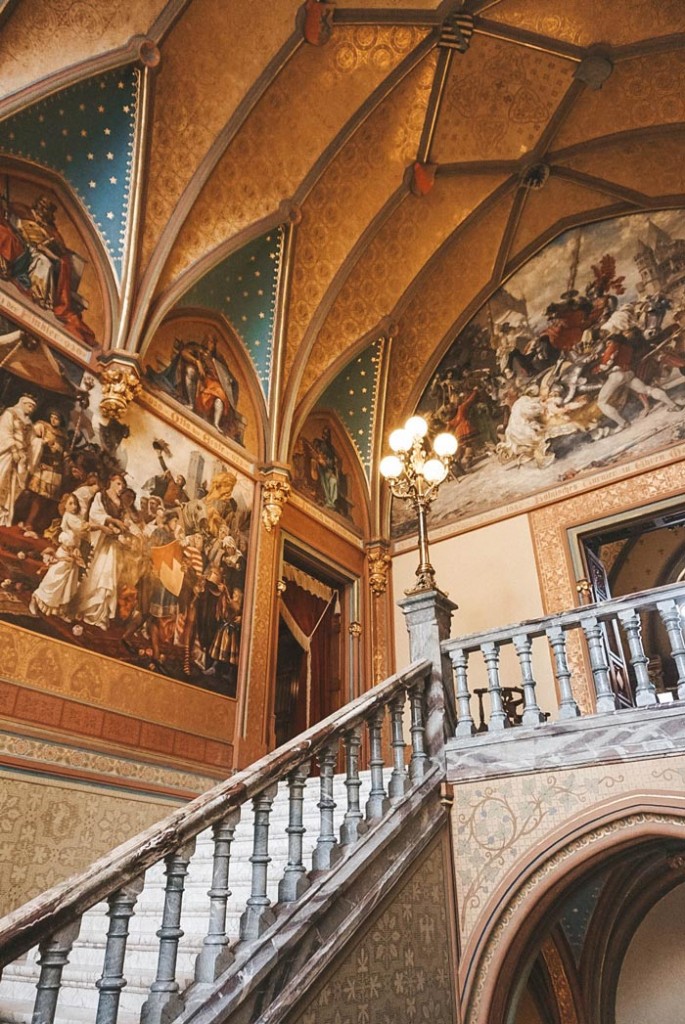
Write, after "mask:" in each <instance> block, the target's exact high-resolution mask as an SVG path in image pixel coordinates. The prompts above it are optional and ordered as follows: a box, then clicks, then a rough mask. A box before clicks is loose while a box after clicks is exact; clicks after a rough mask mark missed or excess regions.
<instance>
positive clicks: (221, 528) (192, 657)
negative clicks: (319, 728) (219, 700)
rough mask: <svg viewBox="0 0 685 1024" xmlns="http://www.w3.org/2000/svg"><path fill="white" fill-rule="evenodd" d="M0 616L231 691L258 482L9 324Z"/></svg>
mask: <svg viewBox="0 0 685 1024" xmlns="http://www.w3.org/2000/svg"><path fill="white" fill-rule="evenodd" d="M0 367H1V368H0V410H1V411H0V618H2V619H4V620H5V621H7V622H11V623H14V624H15V625H19V626H23V627H25V628H28V629H31V630H34V631H36V632H39V633H41V634H43V635H45V636H49V637H53V638H55V639H59V640H62V641H66V642H68V643H71V644H75V645H78V646H80V647H84V648H87V649H88V650H91V651H95V652H96V653H99V654H104V655H108V656H110V657H113V658H118V659H120V660H122V661H125V662H127V663H129V664H131V665H136V666H138V667H141V668H145V669H149V670H151V671H152V672H156V673H157V674H159V675H161V676H168V677H171V678H174V679H178V680H183V681H187V682H189V683H193V684H196V685H198V686H201V687H203V688H205V689H209V690H212V691H214V692H216V693H220V694H224V695H227V696H235V693H236V687H237V678H238V662H239V653H240V642H241V624H242V614H243V601H244V593H245V573H246V560H247V552H248V542H249V530H250V518H251V510H252V502H253V485H252V483H251V482H250V481H249V480H248V479H247V478H246V477H244V476H243V475H242V474H240V473H238V472H236V471H235V470H233V469H231V468H230V467H229V466H228V465H226V464H225V463H223V462H221V461H220V460H219V459H217V458H216V457H215V456H213V455H211V454H209V453H208V452H207V451H205V450H200V449H199V448H198V447H197V445H196V444H195V443H194V442H192V441H191V440H189V439H188V438H185V437H184V436H183V435H182V434H180V433H179V432H178V431H176V430H174V429H173V428H172V427H170V426H168V425H167V424H166V423H162V421H160V420H158V419H157V418H156V417H155V416H154V415H152V414H151V413H149V412H147V411H146V410H144V409H142V408H141V407H140V406H137V405H131V406H130V407H129V409H128V411H127V415H126V420H125V422H123V423H121V422H117V421H116V420H115V419H107V418H105V417H103V416H102V414H101V413H100V412H99V405H100V399H101V390H100V383H99V382H98V380H97V379H96V378H95V376H93V375H91V374H90V373H89V372H88V371H83V370H82V369H81V368H80V367H79V366H77V365H76V364H75V363H74V362H72V361H70V360H68V359H67V358H66V357H65V356H64V355H62V354H60V353H57V352H54V351H53V350H52V349H51V348H50V347H49V346H48V345H47V343H46V342H44V341H42V340H40V339H37V338H35V337H32V336H31V335H29V334H28V333H26V332H25V331H23V330H18V329H17V328H16V326H15V325H14V324H13V323H12V322H11V321H9V320H7V319H6V318H4V317H0Z"/></svg>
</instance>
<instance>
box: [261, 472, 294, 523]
mask: <svg viewBox="0 0 685 1024" xmlns="http://www.w3.org/2000/svg"><path fill="white" fill-rule="evenodd" d="M290 491H291V487H290V480H289V479H288V474H287V472H286V471H285V470H282V469H268V470H265V471H264V480H263V482H262V522H263V523H264V528H265V530H266V531H267V533H271V531H272V530H273V528H274V527H275V526H276V525H277V524H278V522H279V520H280V518H281V514H282V512H283V506H284V505H285V503H286V501H287V500H288V498H289V497H290Z"/></svg>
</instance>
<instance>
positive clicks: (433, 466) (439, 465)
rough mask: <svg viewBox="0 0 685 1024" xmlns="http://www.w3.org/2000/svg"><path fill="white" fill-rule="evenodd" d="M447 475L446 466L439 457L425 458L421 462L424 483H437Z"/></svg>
mask: <svg viewBox="0 0 685 1024" xmlns="http://www.w3.org/2000/svg"><path fill="white" fill-rule="evenodd" d="M446 476H447V466H446V465H445V464H444V462H441V461H440V459H426V461H425V462H424V464H423V478H424V480H425V481H426V483H429V484H439V483H441V482H442V481H443V480H444V479H445V477H446Z"/></svg>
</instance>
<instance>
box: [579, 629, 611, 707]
mask: <svg viewBox="0 0 685 1024" xmlns="http://www.w3.org/2000/svg"><path fill="white" fill-rule="evenodd" d="M581 626H582V627H583V632H584V633H585V638H586V640H587V647H588V653H589V655H590V665H591V667H592V678H593V679H594V681H595V693H596V694H597V713H598V714H600V715H601V714H605V713H607V712H609V711H615V710H616V708H617V707H618V701H617V700H616V695H615V694H614V691H613V690H612V689H611V683H610V682H609V666H608V664H607V659H606V652H605V650H604V634H603V632H602V627H601V625H600V623H599V620H598V619H597V617H596V616H595V615H591V616H590V617H589V618H587V619H584V620H583V621H582V622H581Z"/></svg>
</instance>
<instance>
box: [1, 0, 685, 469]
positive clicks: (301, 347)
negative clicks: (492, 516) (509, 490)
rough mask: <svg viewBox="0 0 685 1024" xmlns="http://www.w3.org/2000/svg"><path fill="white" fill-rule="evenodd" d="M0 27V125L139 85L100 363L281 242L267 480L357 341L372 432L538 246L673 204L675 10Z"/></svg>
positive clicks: (683, 10)
mask: <svg viewBox="0 0 685 1024" xmlns="http://www.w3.org/2000/svg"><path fill="white" fill-rule="evenodd" d="M0 18H1V21H0V87H1V89H2V93H3V97H4V98H3V99H2V101H0V118H2V119H3V120H4V121H6V123H8V124H9V123H10V121H11V120H12V119H15V121H16V118H17V117H20V116H21V114H22V112H23V111H25V110H27V109H29V108H31V107H33V106H35V104H36V103H40V102H42V101H43V100H45V99H46V98H49V97H50V96H53V95H55V94H56V93H58V92H59V91H60V90H65V89H68V88H69V87H71V86H73V85H74V83H78V82H81V81H83V80H86V79H91V78H93V77H94V76H98V75H99V76H102V75H103V74H104V73H106V72H109V71H110V70H113V69H118V68H123V67H126V66H128V65H131V64H136V65H137V66H139V67H142V68H143V72H142V75H141V85H140V88H139V91H138V96H137V103H138V115H137V122H136V126H135V131H136V133H137V139H136V146H135V151H134V154H133V157H132V159H131V163H130V196H129V197H128V198H127V202H128V203H129V209H128V222H129V228H128V230H127V232H126V236H125V245H126V252H125V253H123V256H122V268H121V274H120V276H119V278H118V280H117V283H116V288H117V289H118V291H119V295H118V300H117V304H116V313H115V320H118V323H117V322H115V323H114V324H113V330H112V338H113V342H114V343H115V344H117V345H119V346H121V347H122V348H125V349H127V350H128V351H129V352H132V353H135V352H139V351H144V349H145V346H146V345H147V344H148V343H149V340H150V338H151V337H152V335H153V334H154V331H155V329H156V327H157V326H158V325H159V323H160V321H161V320H162V319H163V317H164V315H165V313H167V312H168V311H169V310H170V309H171V308H172V307H173V305H174V303H175V302H176V301H177V300H178V297H179V296H180V295H182V294H183V293H184V292H186V291H187V290H188V289H189V288H191V287H192V286H193V285H195V284H196V282H198V281H199V280H200V279H201V277H202V275H203V274H206V272H207V271H208V270H209V269H211V267H212V266H214V265H215V264H217V263H218V262H219V261H220V260H223V259H225V258H226V257H227V256H230V255H231V253H234V252H237V251H238V250H240V249H241V248H243V247H244V246H246V245H247V244H249V243H250V242H251V241H253V240H254V239H255V238H257V237H259V236H260V235H263V234H264V233H265V232H268V231H269V230H272V229H275V228H276V227H278V225H280V224H283V223H287V224H289V225H290V228H289V231H288V233H287V241H286V242H285V245H284V250H285V251H284V252H283V260H282V282H281V287H282V297H283V298H284V301H283V302H282V304H281V306H280V309H279V311H278V316H277V317H276V320H275V322H274V331H275V338H274V357H273V368H272V371H271V372H272V378H271V392H270V397H269V401H270V403H271V416H270V426H269V428H268V429H269V430H270V435H271V436H270V438H268V439H267V442H266V445H265V451H266V453H267V457H268V458H271V459H281V460H285V459H287V457H288V453H289V451H290V447H291V444H292V439H293V432H294V431H296V429H297V427H298V426H299V425H300V424H301V423H302V421H303V417H304V416H305V415H306V413H307V412H308V411H309V409H311V408H312V407H313V405H314V404H315V403H316V401H317V399H318V398H319V397H320V396H321V395H322V394H323V393H324V392H325V391H326V389H327V388H328V387H329V386H330V385H331V382H332V381H333V380H334V378H335V377H336V375H337V374H339V372H340V371H341V369H343V368H344V367H345V365H346V364H347V363H348V362H349V361H350V359H352V358H353V357H354V356H356V355H357V354H358V353H360V352H362V351H365V350H366V349H368V346H369V344H370V343H372V342H374V341H376V340H377V338H378V337H381V336H383V337H386V338H388V339H391V340H390V341H389V343H388V344H387V345H386V349H385V351H386V352H387V353H389V358H388V366H387V370H386V373H387V380H386V383H385V388H386V390H385V408H386V410H387V411H388V413H387V416H386V422H385V424H384V429H387V428H388V427H391V426H394V425H396V422H397V420H398V419H399V418H400V417H402V416H403V415H404V413H405V412H406V411H407V410H409V409H410V408H411V407H412V405H413V403H414V402H415V400H416V399H417V397H418V395H419V394H420V392H421V390H422V388H423V387H424V385H425V383H426V381H427V379H428V378H429V376H430V373H431V371H432V369H433V368H434V367H435V365H436V364H437V362H438V360H439V358H440V357H441V355H442V354H443V353H444V351H445V349H446V347H447V345H448V344H449V343H450V342H451V341H452V340H453V338H454V336H455V333H456V332H457V331H458V329H459V327H460V326H461V325H463V324H464V323H465V322H466V321H467V320H468V318H469V316H470V315H472V314H473V312H474V311H475V310H476V309H477V308H478V306H479V305H480V304H481V303H482V302H483V301H484V299H485V298H486V297H487V295H488V294H489V293H491V292H492V291H493V290H494V289H495V288H496V287H497V286H498V284H499V283H501V281H502V280H504V279H505V278H506V277H507V276H508V275H510V274H511V273H512V271H513V270H514V269H516V268H517V267H518V266H520V265H521V263H522V262H523V261H524V260H525V259H526V258H528V257H529V256H530V255H531V254H532V253H534V252H535V251H536V250H538V249H539V248H540V247H541V246H542V245H543V244H544V243H545V241H547V240H548V239H549V238H551V237H554V236H555V235H556V234H558V233H559V232H560V231H561V230H563V229H564V228H565V227H568V226H571V225H572V224H575V223H580V222H583V221H587V220H592V219H598V218H601V217H606V216H610V215H613V214H616V213H625V212H630V211H633V210H641V209H649V208H660V207H664V206H669V205H675V204H678V203H680V202H681V201H682V195H683V193H685V161H684V160H683V159H682V155H680V156H679V154H682V142H683V133H684V131H685V3H683V2H682V0H563V2H562V0H559V2H557V3H554V2H551V0H550V2H541V0H466V2H465V3H464V4H463V6H462V5H459V4H456V5H455V4H454V3H440V4H438V3H437V2H435V0H413V2H410V0H337V3H335V4H323V3H321V4H318V3H315V2H314V0H310V2H309V3H308V4H305V5H303V4H302V2H301V0H271V2H268V3H267V2H256V0H166V2H165V0H109V2H108V3H106V4H105V3H101V2H100V0H15V2H12V0H7V2H6V3H5V4H4V6H3V7H2V14H1V15H0ZM327 25H328V27H329V28H330V38H326V37H327V36H328V32H327V30H326V29H327ZM307 37H308V38H307ZM100 88H103V89H104V88H105V86H100ZM121 88H123V87H121ZM15 155H16V154H15ZM29 155H30V154H29ZM33 159H37V158H35V157H34V158H33ZM106 215H107V216H109V213H107V214H106ZM103 230H104V229H103ZM122 237H123V236H122Z"/></svg>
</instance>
